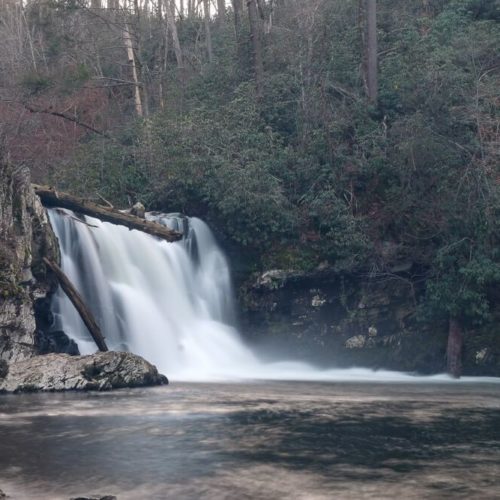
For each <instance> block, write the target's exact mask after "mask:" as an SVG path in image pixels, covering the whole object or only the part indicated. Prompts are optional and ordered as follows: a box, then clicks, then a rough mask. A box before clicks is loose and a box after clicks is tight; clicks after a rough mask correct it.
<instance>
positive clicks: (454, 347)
mask: <svg viewBox="0 0 500 500" xmlns="http://www.w3.org/2000/svg"><path fill="white" fill-rule="evenodd" d="M462 346H463V331H462V325H461V324H460V322H459V321H458V320H457V319H455V318H450V321H449V330H448V347H447V349H446V368H447V372H448V373H449V374H450V375H451V376H452V377H455V378H460V376H461V375H462Z"/></svg>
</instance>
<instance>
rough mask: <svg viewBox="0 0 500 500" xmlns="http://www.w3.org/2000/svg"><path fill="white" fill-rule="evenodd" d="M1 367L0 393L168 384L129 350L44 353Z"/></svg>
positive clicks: (105, 388)
mask: <svg viewBox="0 0 500 500" xmlns="http://www.w3.org/2000/svg"><path fill="white" fill-rule="evenodd" d="M3 366H4V370H3V372H0V392H9V393H21V392H53V391H90V390H96V391H106V390H110V389H120V388H124V387H144V386H155V385H165V384H168V379H167V377H165V376H164V375H161V374H160V373H158V370H157V369H156V367H155V366H154V365H152V364H151V363H148V362H147V361H146V360H145V359H143V358H141V357H140V356H137V355H136V354H132V353H129V352H114V351H109V352H99V353H96V354H92V355H89V356H70V355H68V354H46V355H43V356H35V357H33V358H30V359H27V360H24V361H18V362H15V363H12V364H10V365H7V366H6V365H5V364H4V365H3ZM5 366H6V369H5ZM2 373H3V374H4V375H3V376H2Z"/></svg>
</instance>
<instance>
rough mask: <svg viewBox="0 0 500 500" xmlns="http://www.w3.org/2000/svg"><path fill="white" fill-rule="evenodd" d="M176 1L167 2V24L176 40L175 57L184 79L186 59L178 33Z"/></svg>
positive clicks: (174, 40)
mask: <svg viewBox="0 0 500 500" xmlns="http://www.w3.org/2000/svg"><path fill="white" fill-rule="evenodd" d="M174 7H175V5H174V2H173V1H169V0H167V1H166V2H165V10H166V17H167V25H168V29H169V30H170V33H171V34H172V40H173V42H174V52H175V58H176V59H177V67H178V68H179V70H180V71H181V79H182V80H183V79H184V61H183V57H182V49H181V44H180V42H179V35H178V33H177V25H176V24H175V14H174V13H175V10H174Z"/></svg>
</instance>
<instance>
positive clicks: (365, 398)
mask: <svg viewBox="0 0 500 500" xmlns="http://www.w3.org/2000/svg"><path fill="white" fill-rule="evenodd" d="M0 489H2V490H4V492H5V493H7V494H9V495H10V496H11V497H12V498H13V499H21V500H30V499H35V498H36V499H49V500H58V499H65V500H67V499H69V498H70V497H71V496H76V495H83V494H86V495H88V494H92V493H100V494H102V495H104V494H113V495H117V497H118V499H119V500H132V499H134V500H137V499H201V498H203V499H205V498H206V499H269V500H271V499H272V500H275V499H331V498H335V499H343V498H346V499H349V498H353V499H363V498H405V499H406V498H410V499H412V498H415V499H423V498H436V499H442V498H498V497H500V384H493V383H474V384H469V383H460V384H444V383H439V382H435V383H423V384H408V383H360V382H353V383H349V382H337V383H334V382H324V383H318V382H258V383H257V382H256V383H244V384H243V383H234V384H194V383H192V384H187V383H174V384H172V385H170V386H168V387H159V388H152V389H134V390H121V391H115V392H111V393H82V394H78V393H67V394H26V395H16V396H12V395H10V396H2V397H0Z"/></svg>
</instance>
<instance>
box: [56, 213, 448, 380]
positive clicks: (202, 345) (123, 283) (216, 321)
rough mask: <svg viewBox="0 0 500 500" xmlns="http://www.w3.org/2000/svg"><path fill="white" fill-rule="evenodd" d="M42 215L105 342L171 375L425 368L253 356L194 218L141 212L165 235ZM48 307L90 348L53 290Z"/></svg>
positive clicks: (313, 376) (222, 264) (367, 373)
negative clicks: (177, 236)
mask: <svg viewBox="0 0 500 500" xmlns="http://www.w3.org/2000/svg"><path fill="white" fill-rule="evenodd" d="M49 215H50V220H51V222H52V226H53V228H54V231H55V233H56V235H57V237H58V239H59V244H60V248H61V265H62V268H63V270H64V272H65V273H66V274H67V275H68V276H69V278H70V280H71V281H72V283H73V284H74V285H75V287H76V288H77V289H78V291H79V292H80V293H81V295H82V296H83V298H84V300H85V302H86V304H87V305H88V306H89V307H90V309H91V310H92V312H93V314H94V316H95V318H96V321H97V323H98V324H99V326H100V327H101V330H102V332H103V334H104V336H105V338H106V342H107V344H108V347H109V348H110V349H112V350H126V351H131V352H134V353H136V354H139V355H141V356H143V357H144V358H145V359H147V360H148V361H150V362H152V363H153V364H155V365H156V366H157V367H158V369H159V370H160V372H162V373H165V374H166V375H167V376H168V377H169V378H171V379H173V380H199V381H207V380H241V379H275V380H352V381H417V380H422V379H425V380H429V378H430V377H425V378H423V377H414V376H411V375H406V374H403V373H397V372H388V371H377V372H374V371H373V370H369V369H359V368H356V369H349V370H341V369H334V370H318V369H316V368H314V367H312V366H310V365H307V364H305V363H300V362H280V363H263V362H261V361H260V360H259V359H258V358H257V357H256V356H255V355H254V353H253V352H252V351H251V350H250V349H249V348H248V347H246V346H245V345H244V343H243V342H242V340H241V338H240V336H239V334H238V332H237V331H236V329H235V327H234V316H235V315H234V305H233V291H232V288H231V279H230V272H229V266H228V263H227V261H226V258H225V256H224V254H223V253H222V252H221V250H220V249H219V248H218V246H217V244H216V242H215V239H214V237H213V236H212V233H211V232H210V229H209V228H208V226H207V225H206V224H205V223H204V222H203V221H201V220H200V219H196V218H189V219H188V218H183V217H180V216H164V215H156V216H149V218H152V219H155V220H157V221H159V222H161V223H163V224H166V225H168V226H170V227H173V228H174V229H177V230H181V231H182V232H183V233H184V235H185V237H184V239H183V240H182V241H179V242H176V243H167V242H165V241H160V240H158V239H156V238H154V237H152V236H149V235H147V234H145V233H142V232H140V231H135V230H133V231H129V230H128V229H127V228H125V227H122V226H116V225H112V224H109V223H105V222H102V221H100V220H98V219H94V218H91V217H85V218H84V219H83V220H82V221H79V220H78V219H77V218H76V217H75V216H74V214H72V213H71V212H69V211H66V210H61V209H51V210H49ZM53 309H54V313H55V317H56V325H55V327H56V328H57V329H61V330H63V331H64V332H65V333H66V334H67V335H68V336H69V337H70V338H72V339H73V340H75V341H76V342H77V344H78V347H79V349H80V352H81V353H82V354H90V353H93V352H95V351H96V346H95V344H94V342H93V340H92V339H91V337H90V334H89V333H88V331H87V329H86V327H85V325H84V324H83V322H82V321H81V319H80V317H79V315H78V313H77V312H76V310H75V309H74V307H73V305H72V304H71V302H70V301H69V299H68V298H67V297H66V295H65V294H64V293H63V292H62V291H61V290H58V292H57V293H56V295H55V297H54V303H53ZM432 379H435V380H451V379H449V378H448V377H445V376H438V377H437V378H436V377H432Z"/></svg>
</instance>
